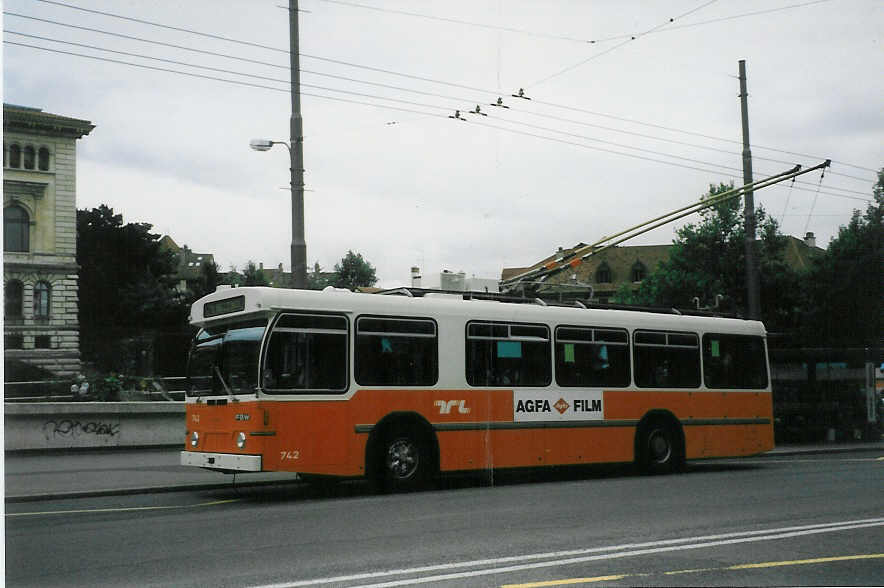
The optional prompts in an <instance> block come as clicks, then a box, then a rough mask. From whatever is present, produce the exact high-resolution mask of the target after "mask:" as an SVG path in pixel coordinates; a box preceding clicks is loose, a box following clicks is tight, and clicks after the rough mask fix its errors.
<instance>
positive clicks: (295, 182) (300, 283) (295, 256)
mask: <svg viewBox="0 0 884 588" xmlns="http://www.w3.org/2000/svg"><path fill="white" fill-rule="evenodd" d="M289 42H290V44H291V50H290V62H291V84H292V116H291V129H290V134H289V145H290V146H291V149H289V155H290V157H291V172H292V180H291V182H292V248H291V255H292V287H294V288H306V287H307V243H306V241H305V240H304V126H303V121H302V120H301V67H300V56H299V55H298V51H299V48H298V47H299V44H298V0H289Z"/></svg>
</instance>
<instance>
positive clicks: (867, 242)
mask: <svg viewBox="0 0 884 588" xmlns="http://www.w3.org/2000/svg"><path fill="white" fill-rule="evenodd" d="M872 194H873V201H872V202H871V203H870V204H869V206H868V207H867V209H866V211H865V213H864V214H861V213H860V211H859V210H854V212H853V216H852V217H851V219H850V222H849V223H848V224H847V225H846V226H842V227H840V229H839V231H838V236H837V237H835V238H834V239H833V240H832V241H831V242H830V243H829V246H828V248H827V249H826V253H825V255H823V256H820V257H819V258H817V259H816V260H814V263H813V266H812V268H811V271H810V275H809V279H808V284H807V286H808V287H807V291H806V299H805V305H804V306H805V309H806V310H805V314H804V317H803V324H802V334H803V335H804V338H805V342H806V344H808V345H816V346H824V347H831V346H839V345H845V346H868V347H873V346H879V345H881V343H882V341H881V338H882V333H884V317H882V311H884V304H882V300H884V222H882V218H884V169H882V170H881V171H879V172H878V182H877V183H876V184H875V187H874V189H873V192H872Z"/></svg>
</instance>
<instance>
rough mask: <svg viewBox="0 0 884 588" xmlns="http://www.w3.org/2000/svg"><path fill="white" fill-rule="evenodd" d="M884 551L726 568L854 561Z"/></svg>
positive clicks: (773, 566) (873, 556)
mask: <svg viewBox="0 0 884 588" xmlns="http://www.w3.org/2000/svg"><path fill="white" fill-rule="evenodd" d="M881 558H884V553H863V554H860V555H839V556H836V557H817V558H814V559H793V560H790V561H767V562H764V563H754V564H741V565H737V566H728V567H726V568H723V569H725V570H748V569H754V568H775V567H779V566H805V565H809V564H820V563H829V562H833V561H852V560H857V559H881Z"/></svg>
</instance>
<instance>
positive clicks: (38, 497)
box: [4, 479, 303, 504]
mask: <svg viewBox="0 0 884 588" xmlns="http://www.w3.org/2000/svg"><path fill="white" fill-rule="evenodd" d="M302 483H303V482H302V481H301V480H297V479H292V480H263V481H260V482H243V483H240V484H234V483H233V482H229V483H224V484H219V483H214V484H180V485H177V486H147V487H142V488H111V489H106V490H83V491H78V492H48V493H45V494H19V495H16V496H6V497H5V498H4V502H7V503H10V504H12V503H22V502H41V501H44V500H73V499H77V498H98V497H102V496H132V495H135V494H163V493H167V492H187V491H205V490H235V489H237V488H250V487H251V488H255V487H260V486H281V485H285V484H302Z"/></svg>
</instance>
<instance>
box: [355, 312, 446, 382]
mask: <svg viewBox="0 0 884 588" xmlns="http://www.w3.org/2000/svg"><path fill="white" fill-rule="evenodd" d="M438 378H439V340H438V335H437V331H436V323H435V322H434V321H432V320H430V319H413V318H399V317H371V316H361V317H359V318H358V319H357V320H356V382H357V383H359V384H361V385H363V386H432V385H434V384H435V383H436V381H437V380H438Z"/></svg>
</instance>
